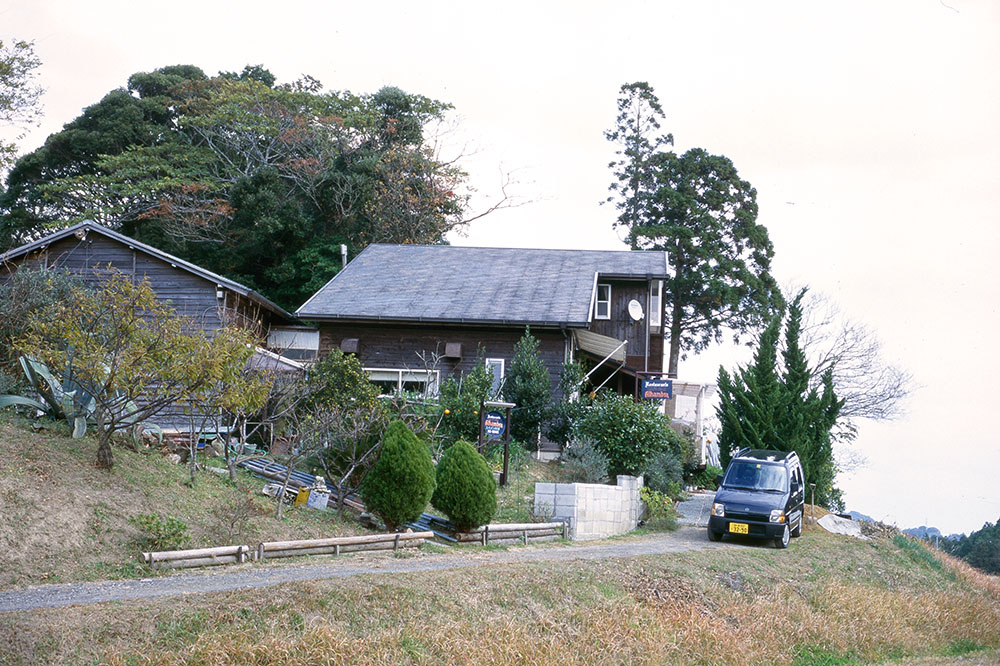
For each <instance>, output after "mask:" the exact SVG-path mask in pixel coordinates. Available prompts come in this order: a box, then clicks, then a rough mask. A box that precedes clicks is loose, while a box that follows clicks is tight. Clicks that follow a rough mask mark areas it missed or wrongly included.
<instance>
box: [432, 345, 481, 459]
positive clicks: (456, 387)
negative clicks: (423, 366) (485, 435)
mask: <svg viewBox="0 0 1000 666" xmlns="http://www.w3.org/2000/svg"><path fill="white" fill-rule="evenodd" d="M493 398H494V396H493V370H492V369H491V368H488V367H487V366H486V363H485V361H484V359H483V350H482V349H480V350H479V354H478V356H477V357H476V362H475V364H473V366H472V370H470V371H469V372H466V373H463V374H461V375H460V376H459V377H457V378H456V377H455V376H454V375H452V376H449V377H448V378H446V379H445V380H444V381H443V382H442V383H441V392H440V398H439V401H440V405H441V413H442V418H441V428H440V434H441V437H442V439H443V441H444V444H445V446H451V444H453V443H454V442H456V441H458V440H460V439H464V440H466V441H470V442H475V441H478V440H479V405H480V403H481V402H482V401H486V400H492V399H493Z"/></svg>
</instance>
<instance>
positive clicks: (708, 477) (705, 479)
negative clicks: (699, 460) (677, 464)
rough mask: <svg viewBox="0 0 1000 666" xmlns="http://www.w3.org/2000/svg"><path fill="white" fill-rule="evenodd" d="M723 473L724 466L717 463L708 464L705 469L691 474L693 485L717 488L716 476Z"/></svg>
mask: <svg viewBox="0 0 1000 666" xmlns="http://www.w3.org/2000/svg"><path fill="white" fill-rule="evenodd" d="M720 474H722V468H721V467H716V466H715V465H708V466H707V467H705V469H703V470H700V471H698V472H695V473H694V474H692V475H691V479H690V481H691V485H692V486H695V487H696V488H706V489H708V490H715V477H717V476H719V475H720Z"/></svg>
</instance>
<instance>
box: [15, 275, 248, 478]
mask: <svg viewBox="0 0 1000 666" xmlns="http://www.w3.org/2000/svg"><path fill="white" fill-rule="evenodd" d="M184 329H185V322H184V321H183V320H182V319H180V318H179V317H177V316H175V314H174V313H173V311H172V310H171V309H170V308H169V307H167V306H166V305H164V304H163V303H162V302H161V301H160V300H159V299H158V298H157V297H156V294H155V293H154V292H153V290H152V288H151V287H150V285H149V282H148V281H145V280H143V281H142V282H138V283H137V282H134V281H133V280H132V279H131V278H130V277H129V276H126V275H122V274H121V273H112V274H111V275H110V276H109V277H108V278H107V279H106V280H105V282H104V283H103V285H102V286H101V288H100V289H98V290H96V291H95V292H93V293H88V292H84V291H73V292H72V293H71V294H70V295H69V297H68V298H67V299H66V300H64V301H61V302H59V303H56V304H54V305H53V306H51V307H49V308H46V309H45V310H43V311H39V312H36V313H34V314H33V315H32V316H31V317H30V319H29V324H28V331H27V333H25V335H24V336H23V337H22V338H21V339H20V340H18V342H17V343H16V346H17V349H18V351H19V352H21V353H23V354H26V355H29V356H32V357H35V358H38V359H40V360H41V361H43V362H44V363H46V364H47V365H48V366H49V368H50V369H51V370H52V372H53V374H55V375H56V377H57V378H58V379H60V380H61V381H63V382H66V381H73V382H76V383H77V384H78V385H80V386H81V387H82V389H83V390H84V391H86V392H87V393H88V394H89V395H90V396H91V397H92V398H93V399H94V401H95V411H94V417H95V420H96V422H97V430H98V448H97V464H98V466H99V467H102V468H105V469H111V467H112V466H113V465H114V456H113V453H112V450H111V437H112V435H113V434H114V433H116V432H120V431H123V430H127V429H129V428H134V427H136V426H137V425H138V424H140V423H142V422H144V421H147V420H148V419H150V418H152V417H154V416H156V415H157V414H159V413H161V412H162V411H163V410H164V409H165V408H166V407H167V406H169V405H171V404H175V403H177V402H179V401H182V400H185V399H186V398H187V397H188V396H190V395H191V394H192V393H193V392H196V391H198V390H200V389H202V388H203V387H204V386H206V385H208V384H210V383H213V382H215V381H218V380H219V378H220V376H222V375H223V374H224V373H226V372H228V371H229V370H230V369H231V368H232V366H233V365H240V364H242V363H244V362H245V361H246V355H245V354H246V351H247V348H246V345H245V344H240V343H237V344H231V343H232V337H233V336H236V338H237V339H239V340H240V341H241V342H245V341H244V340H243V338H242V336H241V335H240V333H239V332H238V331H234V330H229V329H222V330H221V331H219V332H218V333H217V334H216V335H214V336H213V337H212V338H208V337H206V336H205V335H204V334H202V333H201V332H200V331H199V332H197V333H186V332H185V331H184Z"/></svg>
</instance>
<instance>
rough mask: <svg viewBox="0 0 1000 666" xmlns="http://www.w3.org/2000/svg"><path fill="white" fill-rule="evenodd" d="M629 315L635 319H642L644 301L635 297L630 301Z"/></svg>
mask: <svg viewBox="0 0 1000 666" xmlns="http://www.w3.org/2000/svg"><path fill="white" fill-rule="evenodd" d="M628 316H629V317H632V320H633V321H641V320H642V303H640V302H639V301H637V300H635V299H634V298H633V299H632V300H631V301H629V302H628Z"/></svg>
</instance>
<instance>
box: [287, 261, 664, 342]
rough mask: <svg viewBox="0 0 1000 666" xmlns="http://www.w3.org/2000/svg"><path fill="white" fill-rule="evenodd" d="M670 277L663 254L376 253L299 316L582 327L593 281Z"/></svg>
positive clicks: (332, 284) (331, 284)
mask: <svg viewBox="0 0 1000 666" xmlns="http://www.w3.org/2000/svg"><path fill="white" fill-rule="evenodd" d="M666 269H667V265H666V256H665V254H664V253H663V252H629V251H604V250H527V249H511V248H489V247H456V246H451V245H370V246H368V247H367V248H366V249H365V250H364V251H363V252H362V253H361V254H359V255H358V256H357V257H355V258H354V260H353V261H351V262H350V263H349V264H348V265H347V267H346V268H345V269H344V270H342V271H341V272H340V273H339V274H337V276H336V277H335V278H333V279H332V280H331V281H330V282H328V283H327V284H326V285H325V286H324V287H323V288H322V289H320V290H319V291H318V292H316V293H315V294H314V295H313V296H312V298H310V299H309V300H308V301H306V302H305V303H304V304H303V305H302V307H300V308H299V309H298V310H297V311H296V315H298V316H299V318H301V319H304V320H312V321H319V320H330V319H350V320H390V321H391V320H398V321H436V322H442V323H445V322H448V323H501V324H504V323H509V324H520V325H524V324H534V325H541V326H546V325H547V326H557V325H567V326H583V325H586V324H587V323H588V321H589V315H590V307H591V302H590V301H591V296H592V293H593V289H594V276H595V274H600V275H601V277H602V278H605V279H611V278H626V279H627V278H637V279H647V278H665V277H667V274H666Z"/></svg>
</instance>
